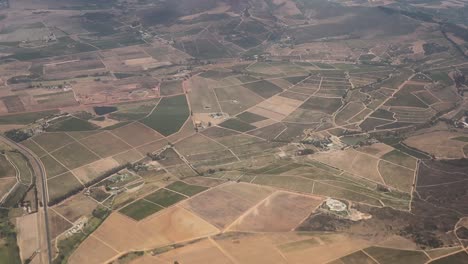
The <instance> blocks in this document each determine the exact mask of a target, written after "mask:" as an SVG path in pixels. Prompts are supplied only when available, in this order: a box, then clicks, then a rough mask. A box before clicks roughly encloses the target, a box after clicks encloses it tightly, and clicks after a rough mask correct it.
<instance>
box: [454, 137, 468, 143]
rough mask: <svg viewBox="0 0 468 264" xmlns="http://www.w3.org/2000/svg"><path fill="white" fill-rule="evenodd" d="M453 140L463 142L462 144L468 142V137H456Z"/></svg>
mask: <svg viewBox="0 0 468 264" xmlns="http://www.w3.org/2000/svg"><path fill="white" fill-rule="evenodd" d="M451 139H452V140H457V141H461V142H468V137H465V136H460V137H454V138H451Z"/></svg>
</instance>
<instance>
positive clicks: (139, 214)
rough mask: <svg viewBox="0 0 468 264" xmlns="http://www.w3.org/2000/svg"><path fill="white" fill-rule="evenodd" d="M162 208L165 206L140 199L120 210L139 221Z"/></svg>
mask: <svg viewBox="0 0 468 264" xmlns="http://www.w3.org/2000/svg"><path fill="white" fill-rule="evenodd" d="M162 209H164V208H163V207H161V206H159V205H156V204H154V203H152V202H149V201H146V200H138V201H136V202H134V203H131V204H129V205H127V206H125V207H124V208H122V209H120V210H119V212H120V213H122V214H124V215H126V216H128V217H131V218H133V219H135V220H137V221H139V220H142V219H144V218H146V217H148V216H150V215H152V214H154V213H156V212H158V211H160V210H162Z"/></svg>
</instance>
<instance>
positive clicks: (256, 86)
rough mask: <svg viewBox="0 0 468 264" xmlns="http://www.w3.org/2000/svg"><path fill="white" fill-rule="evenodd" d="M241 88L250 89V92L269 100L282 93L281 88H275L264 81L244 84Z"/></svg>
mask: <svg viewBox="0 0 468 264" xmlns="http://www.w3.org/2000/svg"><path fill="white" fill-rule="evenodd" d="M243 86H244V87H247V88H248V89H250V90H251V91H253V92H254V93H256V94H258V95H260V96H261V97H263V98H270V97H272V96H273V95H275V94H278V93H280V92H282V91H283V89H281V87H279V86H276V85H275V84H273V83H271V82H268V81H265V80H261V81H258V82H252V83H245V84H244V85H243Z"/></svg>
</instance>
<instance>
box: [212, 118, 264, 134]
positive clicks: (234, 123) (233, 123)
mask: <svg viewBox="0 0 468 264" xmlns="http://www.w3.org/2000/svg"><path fill="white" fill-rule="evenodd" d="M219 126H220V127H224V128H229V129H232V130H236V131H239V132H246V131H249V130H252V129H255V128H256V127H255V126H252V125H251V124H249V123H246V122H244V121H241V120H239V119H235V118H231V119H228V120H226V121H224V122H222V123H221V124H219Z"/></svg>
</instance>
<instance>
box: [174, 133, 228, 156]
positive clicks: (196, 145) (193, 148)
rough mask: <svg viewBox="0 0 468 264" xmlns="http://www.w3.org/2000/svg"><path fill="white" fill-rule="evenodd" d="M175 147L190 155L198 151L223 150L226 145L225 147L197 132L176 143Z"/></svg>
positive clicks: (185, 154) (183, 153)
mask: <svg viewBox="0 0 468 264" xmlns="http://www.w3.org/2000/svg"><path fill="white" fill-rule="evenodd" d="M175 147H176V149H177V150H178V151H179V152H180V153H181V154H182V155H184V156H190V155H194V154H197V153H206V152H213V151H221V150H223V149H225V147H223V146H222V145H221V144H219V143H217V142H216V141H214V140H212V139H210V138H208V137H206V136H203V135H200V134H195V135H193V136H191V137H189V138H186V139H184V140H182V141H180V142H179V143H177V144H175Z"/></svg>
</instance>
